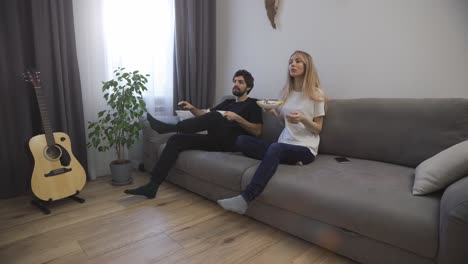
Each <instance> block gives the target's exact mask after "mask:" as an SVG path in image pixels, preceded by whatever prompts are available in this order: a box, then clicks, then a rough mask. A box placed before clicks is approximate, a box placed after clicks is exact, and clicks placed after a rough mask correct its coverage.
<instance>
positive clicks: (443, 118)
mask: <svg viewBox="0 0 468 264" xmlns="http://www.w3.org/2000/svg"><path fill="white" fill-rule="evenodd" d="M320 137H321V141H320V147H319V153H324V154H332V155H340V156H348V157H354V158H360V159H368V160H376V161H383V162H389V163H393V164H398V165H402V166H409V167H413V168H416V166H418V165H419V163H421V162H422V161H424V160H426V159H428V158H430V157H432V156H434V155H435V154H437V153H439V152H441V151H442V150H444V149H446V148H448V147H450V146H453V145H455V144H457V143H459V142H462V141H464V140H468V99H374V98H366V99H346V100H345V99H342V100H330V101H329V103H328V110H327V113H326V115H325V120H324V122H323V130H322V133H321V134H320Z"/></svg>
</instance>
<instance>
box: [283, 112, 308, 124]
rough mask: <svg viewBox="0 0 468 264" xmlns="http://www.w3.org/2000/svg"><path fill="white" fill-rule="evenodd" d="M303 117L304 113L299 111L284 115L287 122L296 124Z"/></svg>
mask: <svg viewBox="0 0 468 264" xmlns="http://www.w3.org/2000/svg"><path fill="white" fill-rule="evenodd" d="M304 119H305V117H304V114H302V113H301V112H291V113H289V114H287V115H286V120H288V122H289V123H293V124H298V123H300V122H302V120H304Z"/></svg>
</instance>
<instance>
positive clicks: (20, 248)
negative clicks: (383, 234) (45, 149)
mask: <svg viewBox="0 0 468 264" xmlns="http://www.w3.org/2000/svg"><path fill="white" fill-rule="evenodd" d="M134 179H135V181H134V184H132V185H129V186H118V187H117V186H112V185H110V177H101V178H98V180H97V181H93V182H90V183H88V184H87V185H86V187H85V189H83V192H82V194H80V196H82V197H84V198H85V199H87V201H86V203H84V204H78V203H74V202H72V201H59V202H57V203H54V205H53V210H52V214H50V215H43V214H42V213H41V212H40V211H38V210H37V209H36V208H34V207H32V206H30V205H29V197H18V198H15V199H9V200H2V201H0V205H1V207H0V261H1V263H28V264H29V263H32V264H34V263H54V264H78V263H80V264H81V263H87V264H95V263H113V264H114V263H135V264H137V263H160V264H162V263H163V264H171V263H179V264H180V263H213V264H214V263H216V264H218V263H229V264H235V263H236V264H237V263H238V264H240V263H242V264H243V263H248V264H249V263H250V264H253V263H273V264H274V263H294V264H302V263H313V264H345V263H346V264H349V263H354V262H352V261H351V260H348V259H346V258H344V257H341V256H339V255H336V254H334V253H332V252H330V251H327V250H325V249H322V248H320V247H317V246H315V245H312V244H310V243H308V242H306V241H303V240H301V239H299V238H296V237H293V236H290V235H289V234H286V233H284V232H282V231H279V230H277V229H275V228H273V227H270V226H267V225H265V224H263V223H260V222H257V221H255V220H253V219H251V218H249V217H246V216H240V215H237V214H234V213H230V212H226V211H224V210H223V209H222V208H220V207H219V206H218V205H217V204H216V203H215V202H213V201H209V200H207V199H205V198H203V197H201V196H199V195H197V194H194V193H191V192H188V191H185V190H183V189H181V188H179V187H177V186H175V185H173V184H170V183H164V184H163V185H161V187H160V189H159V191H158V195H157V197H156V199H146V198H143V197H138V196H131V195H126V194H124V193H123V190H124V189H127V188H133V187H135V186H139V185H141V184H143V183H146V182H147V180H148V175H147V174H145V173H140V172H136V173H135V174H134Z"/></svg>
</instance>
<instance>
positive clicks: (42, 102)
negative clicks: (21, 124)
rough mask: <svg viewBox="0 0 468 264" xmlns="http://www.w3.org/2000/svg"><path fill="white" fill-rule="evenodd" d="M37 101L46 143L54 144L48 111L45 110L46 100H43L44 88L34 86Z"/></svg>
mask: <svg viewBox="0 0 468 264" xmlns="http://www.w3.org/2000/svg"><path fill="white" fill-rule="evenodd" d="M35 90H36V97H37V103H38V105H39V110H40V112H41V119H42V126H43V127H44V134H45V137H46V141H47V145H48V146H53V145H55V139H54V134H53V132H52V127H51V125H50V120H49V112H48V111H47V102H46V100H45V95H44V90H43V89H42V88H41V87H35Z"/></svg>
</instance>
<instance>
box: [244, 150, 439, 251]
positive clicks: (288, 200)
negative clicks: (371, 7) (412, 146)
mask: <svg viewBox="0 0 468 264" xmlns="http://www.w3.org/2000/svg"><path fill="white" fill-rule="evenodd" d="M334 157H335V156H330V155H319V156H317V159H316V160H315V161H314V162H313V163H311V164H309V165H306V166H289V165H280V166H279V167H278V170H277V172H276V173H275V175H273V177H272V179H271V180H270V182H269V183H268V185H267V187H266V188H265V190H264V192H263V193H262V194H261V195H260V196H259V197H258V198H257V200H256V201H258V202H262V203H267V204H269V205H273V206H276V207H279V208H282V209H285V210H289V211H291V212H294V213H297V214H300V215H303V216H307V217H310V218H311V219H314V220H318V221H322V222H325V223H329V224H331V225H334V226H337V227H341V228H344V229H348V230H350V231H353V232H355V233H359V234H361V235H364V236H367V237H370V238H372V239H375V240H378V241H381V242H384V243H389V244H391V245H394V246H396V247H400V248H403V249H406V250H408V251H411V252H414V253H416V254H418V255H421V256H425V257H428V258H433V257H434V256H435V255H436V252H437V241H438V222H439V203H440V197H439V196H437V195H429V196H413V195H412V194H411V187H412V185H413V173H414V169H412V168H408V167H403V166H398V165H392V164H387V163H381V162H376V161H369V160H359V159H350V160H351V163H349V164H339V163H337V162H336V161H335V160H334ZM255 169H256V167H254V168H251V169H249V170H248V171H247V172H246V175H245V177H244V178H243V180H242V188H245V186H246V185H247V184H248V182H250V180H251V179H252V175H253V173H254V172H255Z"/></svg>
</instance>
